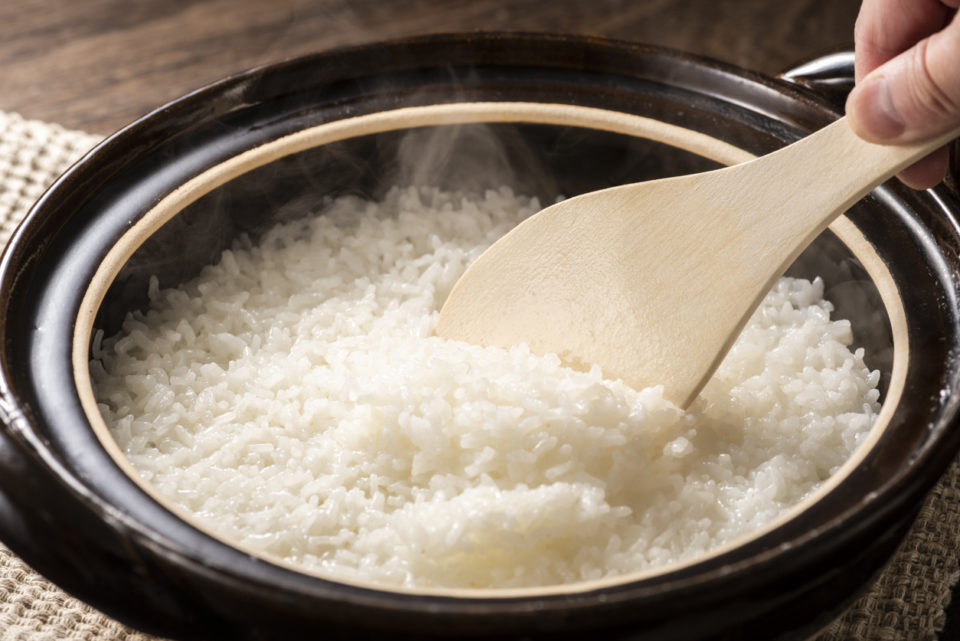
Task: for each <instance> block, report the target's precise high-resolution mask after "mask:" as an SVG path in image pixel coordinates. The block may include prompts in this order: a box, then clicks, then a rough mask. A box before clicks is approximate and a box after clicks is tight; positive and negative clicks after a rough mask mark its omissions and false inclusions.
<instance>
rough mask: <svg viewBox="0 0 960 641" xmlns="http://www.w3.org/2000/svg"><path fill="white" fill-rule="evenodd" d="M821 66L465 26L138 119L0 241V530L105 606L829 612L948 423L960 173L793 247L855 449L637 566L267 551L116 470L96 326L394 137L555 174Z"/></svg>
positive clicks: (799, 89)
mask: <svg viewBox="0 0 960 641" xmlns="http://www.w3.org/2000/svg"><path fill="white" fill-rule="evenodd" d="M846 61H847V62H848V60H846ZM807 71H808V72H809V71H810V70H809V69H808V70H807ZM815 71H818V73H811V74H810V75H809V76H806V77H805V78H797V79H795V80H789V79H784V78H780V79H774V78H769V77H765V76H761V75H757V74H753V73H749V72H746V71H743V70H740V69H736V68H733V67H729V66H726V65H721V64H717V63H715V62H711V61H708V60H703V59H696V58H691V57H689V56H685V55H682V54H678V53H675V52H671V51H665V50H662V49H655V48H651V47H645V46H641V45H636V44H630V43H624V42H613V41H605V40H597V39H591V38H575V37H561V36H546V35H495V34H470V35H453V36H440V37H430V38H422V39H416V40H408V41H400V42H391V43H386V44H376V45H371V46H365V47H360V48H354V49H347V50H340V51H333V52H330V53H322V54H318V55H313V56H308V57H304V58H299V59H295V60H291V61H289V62H284V63H281V64H277V65H274V66H270V67H265V68H262V69H257V70H254V71H251V72H249V73H246V74H244V75H241V76H238V77H236V78H232V79H229V80H226V81H223V82H221V83H218V84H216V85H213V86H210V87H208V88H206V89H203V90H200V91H198V92H196V93H193V94H191V95H189V96H186V97H184V98H182V99H180V100H178V101H176V102H173V103H171V104H169V105H167V106H165V107H163V108H161V109H159V110H158V111H156V112H154V113H152V114H150V115H149V116H147V117H145V118H143V119H142V120H140V121H138V122H136V123H134V124H133V125H131V126H130V127H128V128H127V129H124V130H123V131H121V132H120V133H118V134H116V135H115V136H113V137H111V138H109V139H108V140H106V141H105V142H104V143H103V144H101V145H100V146H99V147H97V148H96V149H95V150H94V151H93V152H92V153H90V154H89V155H88V156H86V157H85V158H84V159H83V160H82V161H81V162H79V163H78V164H77V165H76V166H75V167H73V168H72V169H71V170H70V171H69V172H68V173H67V174H66V175H65V176H63V177H62V178H61V179H60V180H59V181H58V182H57V183H56V184H55V185H54V187H53V188H52V189H51V190H50V191H49V192H47V194H46V195H45V196H44V197H43V198H42V200H41V201H40V202H39V203H38V204H37V205H36V206H35V207H34V209H33V210H32V212H31V213H30V215H29V217H28V219H27V220H26V222H25V223H24V224H23V225H22V226H21V227H20V228H19V229H18V230H17V232H16V234H15V236H14V238H13V239H12V241H11V243H10V245H9V247H8V248H7V250H6V252H5V253H4V255H3V258H2V264H0V335H2V342H0V349H2V351H0V419H2V422H3V430H2V432H0V537H2V539H3V540H4V541H5V542H6V543H7V544H8V545H9V546H10V547H11V548H12V549H13V550H14V551H15V552H16V553H18V554H19V555H21V556H22V557H23V558H24V559H25V560H26V561H27V562H28V563H30V564H31V565H32V566H33V567H35V568H36V569H37V570H39V571H40V572H42V573H43V574H45V575H46V576H48V577H50V578H51V579H52V580H53V581H55V582H56V583H58V584H59V585H61V586H62V587H63V588H65V589H66V590H68V591H70V592H72V593H73V594H76V595H77V596H79V597H80V598H82V599H84V600H86V601H89V602H90V603H92V604H93V605H95V606H96V607H98V608H100V609H102V610H104V611H105V612H107V613H109V614H111V615H113V616H115V617H117V618H119V619H121V620H122V621H125V622H128V623H130V624H132V625H134V626H137V627H140V628H142V629H144V630H147V631H151V632H155V633H159V634H162V635H168V636H173V637H177V638H183V639H190V638H194V639H215V638H222V639H233V640H235V639H264V638H278V639H281V638H282V639H291V638H318V637H324V638H339V637H350V638H369V637H371V636H382V637H385V638H391V639H400V638H408V637H409V638H424V637H457V638H463V637H497V638H511V637H523V638H539V637H546V636H555V637H570V638H578V639H579V638H584V636H585V635H590V636H591V638H610V639H616V638H654V639H705V638H764V639H780V638H804V637H806V636H809V635H810V634H813V633H814V632H816V630H817V629H818V628H819V627H820V626H823V625H825V624H826V623H827V622H829V621H830V620H831V618H832V617H834V616H835V615H836V614H837V613H838V612H839V611H840V609H841V608H842V607H843V606H844V605H845V604H846V603H848V602H849V600H850V599H851V598H852V597H853V596H854V595H855V594H856V593H857V592H858V591H859V590H861V589H862V588H863V587H864V586H866V585H867V584H868V582H869V581H870V579H871V577H872V576H873V575H874V574H875V573H876V572H877V571H878V570H879V568H880V567H881V566H882V564H883V563H884V561H885V560H886V559H887V558H888V557H889V556H890V554H891V553H892V552H893V550H894V548H895V547H896V545H897V544H898V542H899V541H900V540H901V539H902V537H903V535H904V533H905V532H906V530H907V529H908V527H909V526H910V524H911V522H912V520H913V518H914V516H915V514H916V511H917V510H918V509H919V506H920V503H921V501H922V499H923V497H924V495H925V493H926V492H927V491H928V490H929V489H930V488H931V487H932V485H933V484H934V483H935V482H936V480H937V478H938V477H939V476H940V475H941V474H942V472H943V471H944V470H945V469H946V467H947V465H948V464H949V463H950V461H951V460H952V459H953V458H954V456H955V454H956V452H957V450H958V446H960V430H958V428H960V426H958V425H957V424H956V422H957V403H958V398H960V396H958V393H957V381H958V371H957V369H958V368H957V364H958V361H957V354H960V349H958V348H960V322H958V321H960V319H958V309H957V295H958V291H960V284H958V277H957V274H960V260H958V253H960V252H958V250H960V235H958V227H960V225H958V221H957V212H958V211H960V210H958V208H957V202H956V200H955V198H954V196H953V194H951V193H949V192H947V191H946V190H934V191H928V192H924V193H913V192H911V191H909V190H907V189H904V188H902V187H901V186H899V185H898V184H894V183H891V184H888V185H886V186H883V187H881V188H878V189H877V190H875V191H874V192H873V193H872V194H871V195H870V196H869V197H867V198H865V199H864V200H863V201H862V202H860V203H858V204H857V205H856V206H855V207H853V208H852V209H851V210H850V212H849V213H848V215H847V216H845V217H844V218H842V219H840V220H839V221H838V222H837V223H836V224H835V225H833V226H832V227H831V229H830V230H829V231H827V232H825V233H824V234H823V235H822V236H821V237H820V238H818V239H817V240H816V242H815V243H814V244H813V246H811V247H810V249H808V250H807V251H806V252H805V253H804V254H803V255H802V256H801V258H800V259H799V260H798V261H797V263H796V264H795V265H794V266H793V267H792V268H791V272H792V273H794V274H797V275H805V276H808V277H812V276H814V275H820V276H822V277H823V278H824V280H825V282H826V284H827V296H828V297H829V298H830V299H831V300H833V301H834V302H835V303H836V304H837V308H838V309H837V312H838V315H839V316H841V317H847V318H850V319H851V320H852V322H853V323H854V326H855V327H856V328H857V331H858V338H859V342H860V343H861V344H864V345H866V346H867V347H868V351H869V353H870V354H871V359H872V360H870V361H869V365H871V366H872V367H875V368H878V369H880V370H881V372H882V374H883V377H882V391H883V395H884V411H883V414H882V415H881V418H880V420H879V421H878V425H877V427H875V428H874V431H873V432H872V433H871V437H870V443H869V446H868V447H866V448H864V451H863V452H862V455H861V456H859V457H858V458H857V459H856V460H855V461H853V462H852V463H851V464H850V465H848V466H847V467H846V468H845V469H844V470H843V472H842V473H841V474H840V475H839V476H838V478H836V479H834V480H833V481H832V482H831V483H830V484H829V486H828V488H827V489H826V490H825V491H824V492H822V493H821V494H820V495H819V497H818V498H817V500H815V501H812V502H810V503H807V504H806V505H805V506H804V507H803V509H800V510H796V511H794V512H793V513H792V514H791V517H790V518H789V519H787V520H785V521H782V522H780V523H779V524H778V525H777V526H776V527H773V528H770V529H768V530H766V531H764V532H761V533H759V534H758V535H757V536H755V537H753V538H751V539H750V540H748V541H745V542H743V543H742V544H741V545H738V546H736V547H734V548H732V549H727V550H725V551H723V552H721V553H717V554H714V555H712V556H708V557H705V558H702V559H700V560H698V561H697V562H694V563H691V564H688V565H684V566H682V567H677V568H673V569H667V570H665V571H662V572H659V573H653V574H650V575H645V576H642V577H629V576H628V577H624V578H623V579H622V580H619V581H615V582H609V583H604V584H589V585H572V586H566V587H564V588H560V589H556V590H543V591H540V592H537V591H535V590H531V591H525V592H520V593H508V594H504V595H498V594H490V593H478V594H459V593H458V594H454V593H450V594H444V593H436V592H435V593H411V592H400V591H390V590H379V589H375V588H371V587H365V586H359V585H350V584H345V583H340V582H336V581H332V580H327V579H324V578H322V577H319V576H313V575H308V574H305V573H300V572H297V571H294V570H292V569H290V568H288V567H283V566H281V565H279V564H275V563H271V562H269V561H268V560H265V559H261V558H257V557H255V556H252V555H251V554H248V553H246V552H244V551H241V550H239V549H237V548H235V547H232V546H231V545H229V544H228V543H225V542H223V541H220V540H218V539H216V538H214V537H212V536H210V535H208V534H206V533H204V532H203V531H201V530H200V529H198V528H197V527H194V525H192V524H191V523H189V522H187V521H186V520H184V519H181V518H180V517H178V516H176V515H175V514H174V513H173V512H172V511H169V510H167V509H166V508H164V507H163V506H162V505H161V503H160V502H158V501H157V500H155V499H154V498H152V496H151V495H150V494H149V493H148V492H147V491H146V490H145V489H144V488H143V487H141V485H139V484H138V483H137V482H135V481H134V480H133V479H132V478H131V476H129V475H128V474H127V473H126V472H125V471H124V466H123V463H122V462H121V461H119V460H118V458H119V455H118V454H117V451H116V447H115V446H112V444H111V442H110V440H109V437H107V436H104V435H103V433H102V432H103V431H102V429H99V428H98V427H97V425H96V420H93V413H95V412H96V410H95V407H94V408H91V404H92V397H91V392H90V389H89V387H90V386H89V379H88V378H87V375H86V373H85V369H86V362H87V359H88V358H89V350H90V341H91V328H92V327H94V326H96V327H102V328H106V329H107V330H108V331H111V329H115V328H116V327H117V326H118V324H119V322H120V320H121V318H122V316H123V313H124V312H125V311H127V310H129V309H131V308H135V307H138V306H140V305H142V304H143V303H144V302H145V295H146V291H147V281H148V278H149V276H150V275H151V274H157V275H158V276H159V278H160V284H161V285H162V286H169V285H174V284H176V283H178V282H181V281H183V280H184V279H186V278H188V277H190V276H191V275H192V274H194V273H196V271H197V270H198V269H199V268H200V266H202V265H203V264H205V263H207V262H210V261H212V260H213V259H215V258H216V257H217V256H218V255H219V253H220V251H221V250H222V249H223V248H225V247H226V246H227V245H228V243H229V242H230V240H231V239H232V238H233V237H235V236H236V235H237V234H239V233H248V234H252V235H254V236H255V235H256V234H257V233H259V231H261V230H263V229H264V228H266V227H267V226H268V225H270V224H271V223H273V222H275V221H276V220H277V219H278V218H281V217H284V216H289V215H291V214H296V213H297V212H298V211H302V207H301V206H302V205H303V204H304V203H307V204H309V203H312V202H313V201H315V200H316V199H318V198H320V197H322V196H324V195H333V194H341V193H357V194H362V195H366V196H371V197H376V196H377V195H379V194H381V193H382V192H383V191H384V190H385V189H386V188H387V187H388V186H389V185H391V184H394V183H395V182H398V181H399V182H403V181H405V180H409V179H410V178H411V177H412V176H411V175H409V174H408V173H407V172H408V169H407V167H408V166H407V165H404V164H403V163H402V162H400V160H399V158H401V157H402V156H403V155H404V154H406V153H408V152H409V151H410V150H411V149H412V150H413V156H414V158H415V160H416V163H414V165H415V166H417V165H419V166H422V165H423V163H425V162H427V159H424V158H423V157H421V156H418V150H421V149H423V148H424V147H422V145H421V143H423V141H424V140H426V139H428V138H431V137H436V136H439V137H441V138H443V139H444V140H445V141H446V142H445V144H446V145H447V147H446V149H445V155H444V158H445V160H444V162H442V163H436V164H433V165H429V164H428V165H427V167H428V170H429V172H430V179H431V181H432V182H435V183H439V184H441V185H444V184H446V185H462V184H463V183H464V182H465V181H467V182H469V181H474V182H476V181H477V180H478V178H477V176H478V175H479V174H478V172H477V171H476V169H477V167H480V166H482V167H484V168H486V169H490V168H493V169H494V171H492V172H485V176H486V177H485V178H483V179H482V180H487V181H495V182H496V183H497V184H499V183H501V182H508V183H512V184H513V186H514V187H515V188H516V189H517V190H519V191H522V192H526V193H535V194H539V195H541V196H543V197H545V198H547V199H552V198H553V197H555V196H556V195H557V194H560V193H562V194H565V195H568V196H569V195H573V194H576V193H580V192H583V191H587V190H592V189H597V188H601V187H605V186H609V185H613V184H619V183H622V182H626V181H634V180H642V179H648V178H653V177H660V176H664V175H671V174H679V173H687V172H691V171H700V170H703V169H707V168H711V167H715V166H717V164H718V163H729V162H735V161H738V160H740V159H743V158H746V157H748V156H749V155H750V154H763V153H766V152H769V151H771V150H773V149H776V148H778V147H780V146H782V145H783V144H785V143H788V142H791V141H793V140H795V139H797V138H800V137H802V136H804V135H805V134H807V133H809V132H811V131H814V130H816V129H818V128H819V127H821V126H823V125H825V124H826V123H828V122H829V121H831V120H832V119H834V118H836V117H837V115H838V107H837V105H836V104H834V103H832V102H831V100H830V97H824V96H823V95H821V94H819V93H818V91H817V90H816V88H815V89H811V88H810V86H808V85H809V84H811V83H814V80H816V78H814V76H817V75H819V76H823V75H824V74H823V73H821V72H822V70H815ZM826 76H827V78H826V79H827V80H829V81H836V82H834V83H833V85H830V83H827V85H830V86H828V88H830V87H832V89H831V91H833V90H836V89H837V87H836V86H835V85H836V84H837V82H839V80H838V78H836V77H834V76H833V75H831V74H826ZM810 78H814V80H810ZM823 80H824V78H823V77H821V78H820V79H819V80H817V82H820V85H819V86H827V85H824V84H823V82H822V81H823ZM814 84H815V83H814ZM841 84H842V83H841ZM840 89H841V91H842V87H840ZM834 97H835V96H834ZM508 103H509V104H508ZM386 112H389V117H386V118H384V117H383V114H384V113H386ZM378 114H379V115H380V117H377V115H378ZM664 123H665V124H664ZM451 131H452V132H453V133H454V134H455V135H448V134H449V133H450V132H451ZM481 133H482V136H481ZM490 140H493V141H496V145H492V146H490V145H489V144H488V143H489V141H490ZM494 149H495V152H494V151H492V150H494ZM471 186H483V185H482V181H481V184H474V185H471Z"/></svg>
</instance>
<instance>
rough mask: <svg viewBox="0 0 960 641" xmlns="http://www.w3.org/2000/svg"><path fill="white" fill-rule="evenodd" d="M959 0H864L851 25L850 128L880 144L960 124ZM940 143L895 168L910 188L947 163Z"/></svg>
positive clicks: (926, 183)
mask: <svg viewBox="0 0 960 641" xmlns="http://www.w3.org/2000/svg"><path fill="white" fill-rule="evenodd" d="M958 6H960V0H863V4H862V5H861V6H860V14H859V16H857V24H856V28H855V29H854V41H855V51H856V54H855V59H854V65H855V74H856V81H857V84H856V86H855V87H854V89H853V91H852V92H851V93H850V96H849V98H848V99H847V107H846V110H847V116H848V118H849V121H850V126H851V128H852V129H853V130H854V131H855V132H856V133H857V135H859V136H860V137H861V138H863V139H865V140H868V141H870V142H876V143H883V144H902V143H909V142H920V141H923V140H927V139H929V138H933V137H934V136H937V135H939V134H944V133H946V132H948V131H950V130H951V129H955V128H956V127H957V126H960V18H958V17H957V16H958V12H957V8H958ZM948 162H949V156H948V153H947V148H946V147H944V148H942V149H939V150H938V151H935V152H934V153H932V154H930V155H929V156H927V157H926V158H924V159H923V160H920V161H919V162H917V163H916V164H915V165H913V166H911V167H908V168H907V169H905V170H903V171H902V172H901V173H900V174H899V178H900V180H902V181H903V182H904V183H906V184H907V185H909V186H910V187H913V188H915V189H926V188H929V187H933V186H934V185H936V184H937V183H939V182H940V181H941V180H943V177H944V175H945V174H946V171H947V164H948Z"/></svg>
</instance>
